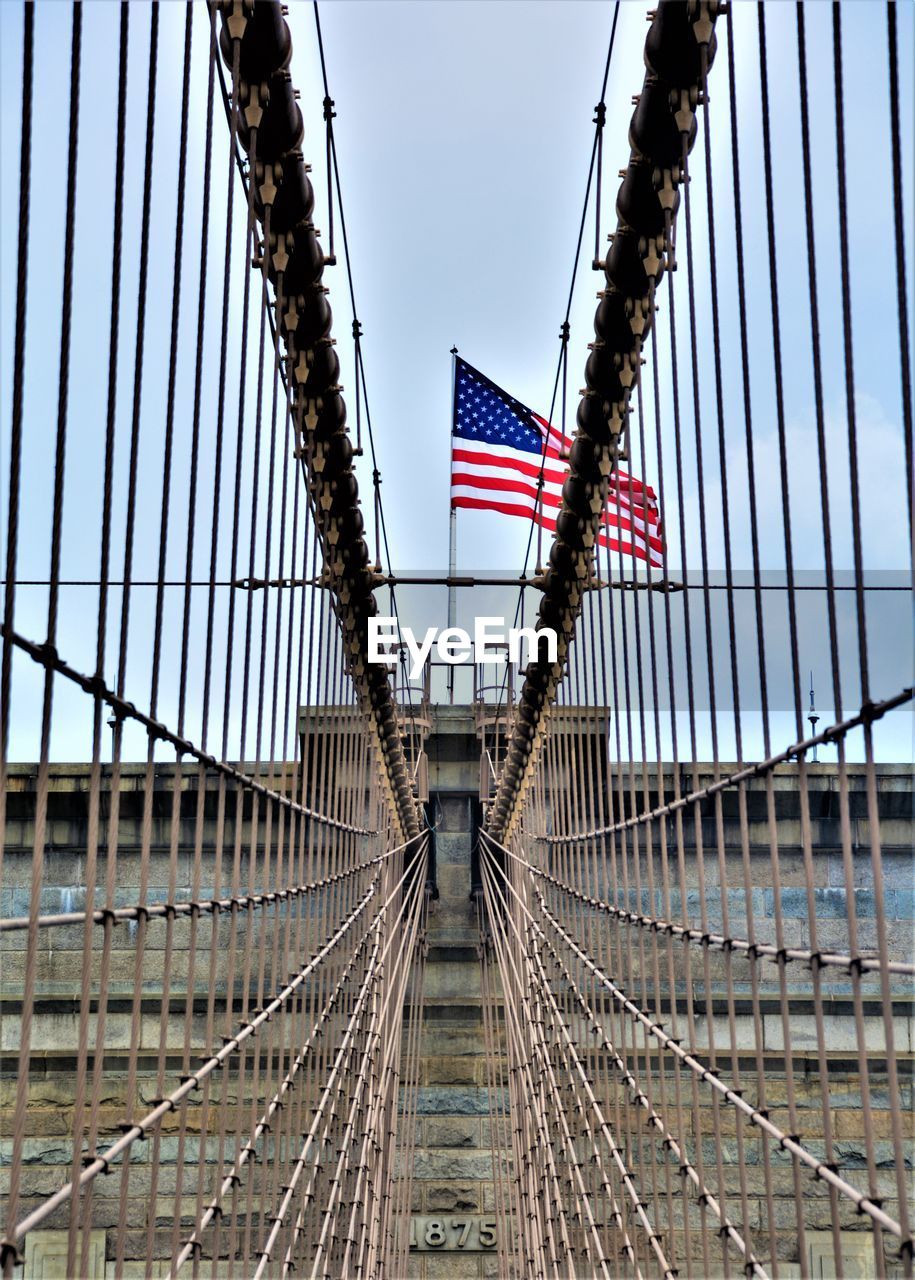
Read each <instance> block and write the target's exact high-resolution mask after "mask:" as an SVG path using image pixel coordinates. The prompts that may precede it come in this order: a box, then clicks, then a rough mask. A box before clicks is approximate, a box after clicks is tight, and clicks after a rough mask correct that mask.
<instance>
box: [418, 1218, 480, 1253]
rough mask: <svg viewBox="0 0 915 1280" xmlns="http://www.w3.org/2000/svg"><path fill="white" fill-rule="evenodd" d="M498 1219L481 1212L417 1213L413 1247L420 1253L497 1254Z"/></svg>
mask: <svg viewBox="0 0 915 1280" xmlns="http://www.w3.org/2000/svg"><path fill="white" fill-rule="evenodd" d="M498 1231H499V1228H498V1225H497V1223H496V1219H495V1218H494V1217H493V1218H487V1217H486V1216H485V1215H483V1214H479V1213H439V1214H432V1213H429V1214H417V1215H415V1216H414V1217H412V1218H411V1219H410V1249H411V1250H415V1251H417V1252H420V1253H431V1252H434V1251H435V1250H438V1251H439V1252H443V1253H450V1252H455V1253H457V1252H462V1253H493V1252H494V1251H495V1249H496V1246H497V1244H498Z"/></svg>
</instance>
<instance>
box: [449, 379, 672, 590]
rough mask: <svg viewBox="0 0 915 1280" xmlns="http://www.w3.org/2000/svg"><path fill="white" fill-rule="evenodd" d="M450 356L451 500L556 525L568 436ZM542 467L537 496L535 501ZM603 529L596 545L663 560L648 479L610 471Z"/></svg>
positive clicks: (655, 563)
mask: <svg viewBox="0 0 915 1280" xmlns="http://www.w3.org/2000/svg"><path fill="white" fill-rule="evenodd" d="M455 364H456V368H455V378H454V415H453V422H452V428H451V506H452V507H471V508H475V509H477V510H481V511H501V512H502V513H503V514H504V515H507V516H522V517H524V518H525V519H527V520H530V519H534V520H536V521H537V522H538V523H539V524H541V525H543V527H544V528H545V529H550V530H553V529H555V527H556V516H557V514H558V512H559V510H560V508H561V506H562V485H563V481H564V480H565V478H566V476H567V475H568V471H569V464H568V449H569V446H570V445H571V443H572V441H571V439H570V438H569V437H567V436H564V435H563V434H562V432H560V431H557V430H556V428H555V427H553V426H551V425H550V423H548V422H547V421H546V419H545V418H541V417H539V415H538V414H536V413H532V412H531V410H530V409H528V408H527V406H526V405H523V404H521V403H520V402H519V401H517V400H515V399H514V398H513V397H512V396H510V395H508V394H507V393H506V392H505V391H503V390H502V389H501V387H497V386H496V385H495V383H494V382H490V381H489V379H488V378H486V377H484V376H483V374H482V373H480V372H479V370H477V369H474V368H473V366H472V365H469V364H467V363H466V362H465V361H464V360H461V359H459V358H458V359H457V360H456V361H455ZM544 455H545V456H544ZM541 467H542V468H543V497H542V500H541V502H538V500H537V481H538V478H539V476H540V470H541ZM604 529H605V530H606V531H607V532H605V533H602V534H601V543H602V545H604V546H607V547H609V548H610V550H611V551H622V552H624V553H625V554H627V555H633V556H635V557H636V558H637V559H639V560H649V561H650V563H651V564H652V565H653V566H655V567H656V568H660V567H661V564H662V561H661V552H662V550H663V544H662V537H663V532H662V529H661V520H660V514H659V511H658V500H657V497H656V495H655V492H654V490H653V489H652V488H651V486H650V485H646V484H644V483H643V482H642V481H641V480H638V479H636V477H635V476H631V475H628V474H627V473H626V472H625V471H621V470H619V469H617V470H616V471H614V473H613V475H612V476H611V478H610V493H609V495H608V498H607V507H606V510H605V512H604ZM611 531H612V532H611Z"/></svg>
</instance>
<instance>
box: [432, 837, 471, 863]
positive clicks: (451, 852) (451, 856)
mask: <svg viewBox="0 0 915 1280" xmlns="http://www.w3.org/2000/svg"><path fill="white" fill-rule="evenodd" d="M470 850H471V838H470V832H469V831H467V833H466V834H464V833H463V832H462V833H460V834H458V833H457V832H450V833H449V832H441V831H440V832H438V833H437V834H436V837H435V866H436V870H437V871H439V872H440V871H441V870H442V869H443V867H446V866H460V867H469V866H470Z"/></svg>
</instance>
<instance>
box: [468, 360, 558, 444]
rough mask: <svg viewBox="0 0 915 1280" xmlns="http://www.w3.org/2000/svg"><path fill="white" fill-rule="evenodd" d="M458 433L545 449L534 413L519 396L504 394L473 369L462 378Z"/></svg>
mask: <svg viewBox="0 0 915 1280" xmlns="http://www.w3.org/2000/svg"><path fill="white" fill-rule="evenodd" d="M456 399H457V409H456V414H455V424H454V433H455V435H458V436H463V437H465V439H468V440H482V441H487V442H489V443H490V444H499V445H507V446H509V447H510V448H513V449H522V450H524V452H525V453H538V454H539V453H541V452H542V450H543V436H542V435H541V434H540V432H539V431H538V430H537V429H536V428H535V427H533V426H532V425H531V413H530V410H529V409H526V408H525V407H524V405H522V404H519V403H518V401H517V400H512V399H509V398H508V397H503V396H500V395H499V394H498V393H497V392H495V391H493V390H492V389H491V388H490V387H487V386H486V385H485V383H481V382H478V381H477V380H476V379H475V378H473V377H471V376H470V374H469V373H466V372H462V373H461V375H460V377H459V378H458V388H457V397H456Z"/></svg>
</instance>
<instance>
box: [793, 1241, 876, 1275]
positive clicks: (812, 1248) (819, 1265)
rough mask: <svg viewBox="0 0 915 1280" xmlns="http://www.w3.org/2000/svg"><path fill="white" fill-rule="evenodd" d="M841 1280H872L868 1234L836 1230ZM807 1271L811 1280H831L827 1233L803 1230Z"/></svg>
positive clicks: (832, 1268) (832, 1262)
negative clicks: (842, 1278) (812, 1278)
mask: <svg viewBox="0 0 915 1280" xmlns="http://www.w3.org/2000/svg"><path fill="white" fill-rule="evenodd" d="M839 1236H840V1238H841V1242H842V1272H843V1274H844V1276H845V1280H874V1277H875V1276H876V1274H877V1269H876V1266H875V1261H874V1239H873V1236H872V1235H871V1233H870V1231H840V1232H839ZM804 1237H805V1239H806V1241H807V1257H808V1262H809V1272H810V1275H811V1276H812V1277H814V1280H835V1274H836V1262H835V1254H834V1252H833V1244H832V1232H831V1231H806V1232H805V1233H804Z"/></svg>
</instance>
